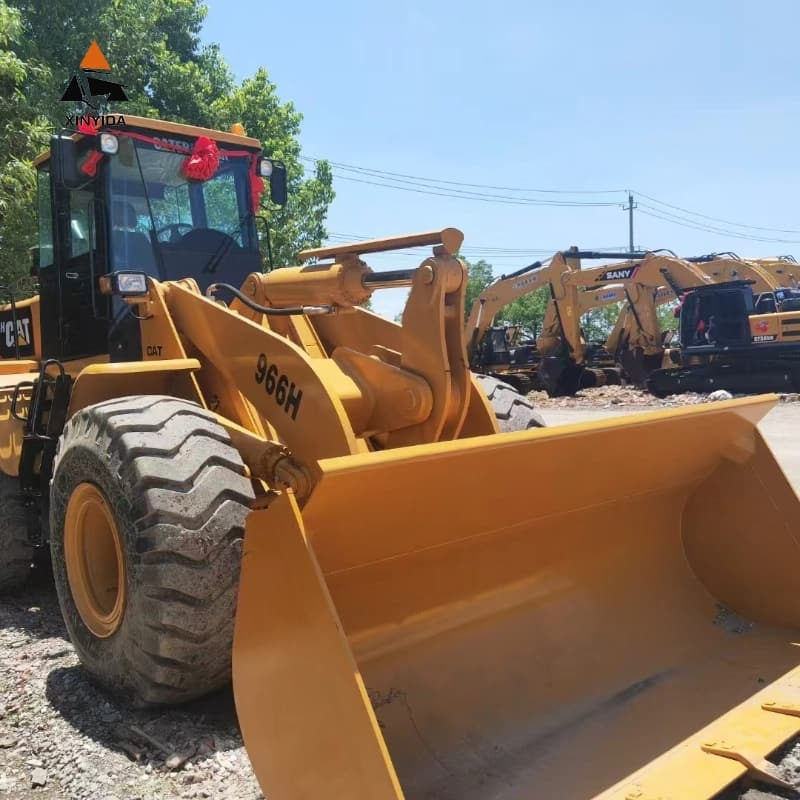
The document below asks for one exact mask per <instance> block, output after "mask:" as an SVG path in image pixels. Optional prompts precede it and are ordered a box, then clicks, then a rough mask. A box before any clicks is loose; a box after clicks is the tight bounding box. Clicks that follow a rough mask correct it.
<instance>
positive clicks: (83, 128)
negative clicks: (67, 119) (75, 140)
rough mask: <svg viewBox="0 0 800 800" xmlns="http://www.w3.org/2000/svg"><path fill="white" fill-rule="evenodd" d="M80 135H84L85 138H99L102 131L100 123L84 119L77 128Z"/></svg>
mask: <svg viewBox="0 0 800 800" xmlns="http://www.w3.org/2000/svg"><path fill="white" fill-rule="evenodd" d="M77 130H78V133H82V134H84V135H85V136H97V134H98V132H99V131H100V123H99V121H98V122H87V121H86V120H85V118H84V119H82V120H81V121H80V122H79V123H78V126H77Z"/></svg>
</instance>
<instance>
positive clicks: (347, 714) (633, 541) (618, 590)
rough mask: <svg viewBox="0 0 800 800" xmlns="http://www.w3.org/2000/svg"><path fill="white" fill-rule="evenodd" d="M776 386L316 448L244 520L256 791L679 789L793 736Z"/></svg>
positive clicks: (245, 656)
mask: <svg viewBox="0 0 800 800" xmlns="http://www.w3.org/2000/svg"><path fill="white" fill-rule="evenodd" d="M774 400H775V398H774V397H772V396H767V397H760V398H754V399H753V398H749V399H744V400H731V401H727V402H720V403H714V404H709V405H703V406H698V407H693V408H688V409H681V410H675V411H672V410H669V411H660V412H655V413H647V414H641V415H636V416H633V417H629V418H625V419H619V420H612V421H603V422H601V423H591V424H580V425H571V426H566V427H559V428H549V429H537V430H530V431H522V432H519V433H508V434H499V435H492V436H482V437H476V438H471V439H466V440H461V441H454V442H447V443H439V444H431V445H422V446H414V447H407V448H400V449H396V450H387V451H383V452H372V453H366V454H361V455H354V456H347V457H342V458H336V459H331V460H328V461H324V462H322V465H321V466H322V478H321V481H320V483H319V484H318V485H317V487H316V489H315V490H314V492H313V494H312V496H311V498H310V500H309V501H308V503H307V504H306V505H305V507H304V508H303V509H302V510H300V509H299V507H298V506H297V504H296V503H295V500H294V498H293V496H292V495H291V494H284V495H281V496H280V497H278V498H277V499H276V500H275V501H274V502H273V503H272V504H271V505H270V506H269V507H268V508H266V509H262V510H257V511H253V512H252V513H251V515H250V517H249V518H248V521H247V528H246V534H245V542H244V557H243V561H242V578H241V589H240V596H239V606H238V612H237V627H236V635H235V643H234V691H235V695H236V702H237V708H238V714H239V720H240V724H241V727H242V731H243V734H244V740H245V744H246V746H247V751H248V754H249V756H250V759H251V762H252V764H253V767H254V769H255V772H256V775H257V776H258V779H259V781H260V783H261V786H262V788H263V790H264V793H265V795H266V797H268V798H269V800H311V798H314V800H318V798H322V797H330V798H343V799H344V798H346V799H347V800H390V799H391V800H397V798H402V797H405V798H408V800H411V799H412V798H413V799H414V800H423V798H424V799H425V800H433V799H434V798H436V799H437V800H522V799H523V798H524V799H525V800H531V798H546V799H548V800H549V798H559V800H569V799H570V798H579V799H580V800H584V799H585V798H594V797H602V798H603V800H655V798H663V799H664V800H666V799H667V798H671V800H693V798H712V797H716V796H718V794H719V793H720V792H722V790H723V789H725V787H727V786H728V785H729V784H731V783H732V782H734V781H736V780H737V779H738V778H740V777H743V776H744V775H745V774H749V776H750V777H751V778H753V779H754V780H756V781H759V780H764V781H771V782H776V783H778V784H779V785H784V786H785V785H786V784H785V783H783V784H782V781H783V778H782V777H781V776H780V775H779V774H778V772H777V770H776V769H775V767H774V766H773V765H772V764H770V763H769V762H768V761H766V760H765V759H766V758H767V756H768V755H769V754H770V753H772V752H773V751H774V750H776V748H779V747H780V746H781V745H783V744H784V743H786V742H787V741H789V740H790V739H792V738H793V737H794V736H795V735H796V734H797V733H798V732H799V731H800V666H798V665H800V644H799V643H800V568H799V565H800V540H799V539H798V534H800V502H798V497H797V495H796V494H795V493H794V491H793V490H792V488H791V487H790V485H789V484H788V482H787V480H786V478H785V476H784V474H783V472H782V471H781V469H780V467H779V465H778V464H777V462H776V461H775V458H774V456H773V455H772V453H771V451H770V449H769V447H768V446H767V445H766V444H765V442H764V440H763V439H762V437H761V435H760V433H759V431H758V429H757V428H756V423H757V422H758V420H759V419H760V418H761V417H762V416H763V415H764V414H765V413H766V412H767V411H768V410H769V409H770V408H771V407H772V405H773V403H774Z"/></svg>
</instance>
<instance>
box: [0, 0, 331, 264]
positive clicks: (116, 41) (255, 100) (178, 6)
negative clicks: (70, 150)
mask: <svg viewBox="0 0 800 800" xmlns="http://www.w3.org/2000/svg"><path fill="white" fill-rule="evenodd" d="M206 13H207V8H206V6H205V5H204V4H203V3H202V2H200V1H199V0H125V2H123V1H122V0H110V1H109V0H69V2H67V0H8V2H7V0H0V110H1V111H2V112H3V114H2V120H3V122H2V125H3V126H4V127H3V128H2V129H1V130H0V215H2V216H0V237H2V244H3V248H2V250H0V274H2V275H5V272H4V270H6V271H7V270H9V269H10V270H11V271H12V272H17V273H19V272H20V271H23V270H21V267H20V266H19V265H20V264H22V261H20V259H19V254H20V253H27V248H28V247H30V246H31V245H33V244H34V241H33V238H34V233H35V232H34V227H33V218H34V216H35V215H34V205H33V190H34V187H33V181H34V174H33V169H32V167H31V163H30V162H31V159H32V158H33V157H34V156H35V154H36V153H37V152H39V151H41V150H42V149H44V148H46V146H47V134H48V133H49V132H52V131H53V130H55V129H57V128H60V127H61V126H62V125H63V124H64V121H65V118H66V115H67V113H69V112H72V111H75V109H70V108H69V104H67V103H62V102H61V101H60V97H61V94H62V93H63V91H64V88H65V87H66V85H67V82H68V81H69V79H70V77H71V75H72V74H73V72H74V71H75V70H76V69H77V67H78V65H79V63H80V61H81V59H82V57H83V55H84V53H85V52H86V49H87V47H88V46H89V43H90V42H91V41H92V40H93V39H96V40H97V42H98V44H99V45H100V48H101V49H102V51H103V53H104V54H105V55H106V57H107V58H108V60H109V62H110V64H111V67H112V80H115V81H118V82H120V83H122V84H123V85H124V86H125V92H126V94H127V95H128V98H129V99H128V102H126V103H120V104H114V103H111V104H109V105H108V106H106V107H105V108H104V111H106V112H107V113H118V114H119V113H122V114H125V115H140V116H149V117H156V118H161V119H167V120H171V121H175V122H184V123H187V124H191V125H200V126H203V127H210V128H218V129H221V130H227V129H228V128H229V126H230V125H231V124H232V123H234V122H241V123H242V124H243V125H244V127H245V130H246V131H247V134H248V135H249V136H253V137H255V138H257V139H259V140H260V141H261V142H262V145H263V147H264V150H265V152H266V153H267V154H268V155H270V156H272V157H274V158H277V159H282V160H283V161H285V163H286V166H287V170H288V175H289V186H290V196H289V198H290V199H289V203H288V204H287V206H286V207H285V208H282V209H276V208H274V207H272V206H271V204H270V202H269V200H268V193H266V192H265V196H264V198H262V208H261V211H260V214H261V215H263V216H265V217H266V218H267V219H268V220H269V224H270V228H271V233H272V236H271V239H272V249H273V258H274V262H275V264H276V265H282V264H289V263H295V258H296V254H297V252H298V251H299V250H302V249H304V248H308V247H316V246H318V245H319V244H320V243H321V242H322V240H323V239H324V238H325V237H326V235H327V232H326V230H325V219H326V215H327V210H328V206H329V205H330V203H331V201H332V200H333V197H334V193H333V188H332V173H331V169H330V166H329V164H327V163H326V162H318V163H317V165H316V169H315V171H314V173H313V174H312V175H310V176H308V177H307V176H305V175H304V171H303V167H302V162H301V160H300V145H299V142H298V136H299V133H300V123H301V121H302V115H301V114H300V113H299V112H298V110H297V109H296V108H295V107H294V105H293V104H292V103H291V102H286V101H283V100H281V98H280V97H279V95H278V92H277V88H276V86H275V84H274V83H272V81H270V79H269V74H268V72H267V71H266V69H263V68H262V69H259V70H258V71H257V72H256V73H255V75H253V76H252V77H249V78H246V79H245V80H243V81H242V82H241V83H237V82H236V80H235V79H234V76H233V74H232V72H231V70H230V67H229V66H228V64H227V63H226V61H225V59H224V57H223V55H222V53H221V52H220V49H219V47H218V46H216V45H202V44H201V41H200V33H201V31H202V26H203V20H204V19H205V16H206ZM9 126H10V127H9ZM23 261H24V265H25V269H24V271H25V272H27V264H28V260H27V255H26V257H25V259H23ZM14 265H16V267H15V266H14Z"/></svg>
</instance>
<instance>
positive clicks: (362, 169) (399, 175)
mask: <svg viewBox="0 0 800 800" xmlns="http://www.w3.org/2000/svg"><path fill="white" fill-rule="evenodd" d="M300 158H301V159H302V160H303V161H310V162H313V163H316V162H317V161H320V160H322V159H318V158H311V157H310V156H300ZM327 163H328V164H330V165H331V166H333V167H336V168H338V169H342V170H346V171H349V172H360V173H363V174H367V175H373V176H376V177H379V176H385V177H388V178H407V179H409V180H413V181H417V182H421V183H437V184H448V185H450V186H464V187H467V188H471V189H489V190H491V191H498V192H527V193H529V194H618V193H620V192H626V191H628V190H627V189H525V188H520V187H518V186H491V185H489V184H484V183H464V182H463V181H449V180H443V179H438V178H436V179H433V178H424V177H422V176H419V175H407V174H405V173H403V172H389V171H388V170H382V169H372V168H370V167H357V166H355V165H353V164H343V163H342V162H340V161H328V162H327Z"/></svg>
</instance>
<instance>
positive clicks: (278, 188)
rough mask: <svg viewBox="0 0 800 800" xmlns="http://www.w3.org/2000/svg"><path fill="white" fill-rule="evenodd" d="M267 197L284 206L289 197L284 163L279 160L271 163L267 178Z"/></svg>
mask: <svg viewBox="0 0 800 800" xmlns="http://www.w3.org/2000/svg"><path fill="white" fill-rule="evenodd" d="M269 199H270V200H272V202H273V203H275V205H278V206H285V205H286V201H287V200H288V199H289V189H288V186H287V181H286V165H285V164H284V163H283V162H281V161H274V162H273V163H272V175H270V178H269Z"/></svg>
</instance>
